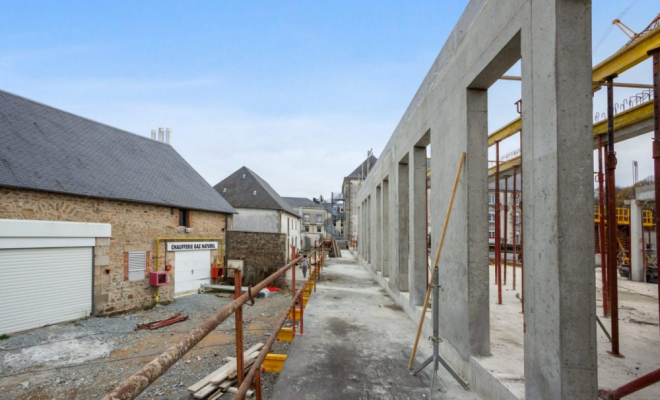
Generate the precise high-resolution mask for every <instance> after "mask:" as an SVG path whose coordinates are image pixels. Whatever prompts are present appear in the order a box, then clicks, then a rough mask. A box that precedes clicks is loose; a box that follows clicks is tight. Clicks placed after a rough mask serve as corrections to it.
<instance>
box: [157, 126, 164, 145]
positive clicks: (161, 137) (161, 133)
mask: <svg viewBox="0 0 660 400" xmlns="http://www.w3.org/2000/svg"><path fill="white" fill-rule="evenodd" d="M158 141H159V142H163V141H165V130H164V129H163V128H158Z"/></svg>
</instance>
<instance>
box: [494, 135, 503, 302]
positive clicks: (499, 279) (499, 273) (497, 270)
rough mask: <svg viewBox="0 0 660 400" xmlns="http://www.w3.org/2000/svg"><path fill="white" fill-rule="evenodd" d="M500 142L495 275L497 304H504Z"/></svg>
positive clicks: (496, 152)
mask: <svg viewBox="0 0 660 400" xmlns="http://www.w3.org/2000/svg"><path fill="white" fill-rule="evenodd" d="M501 207H502V203H501V202H500V142H499V141H497V142H495V277H496V279H497V304H502V271H501V267H502V265H501V263H502V258H501V257H502V242H501V240H502V237H501V232H500V228H501V226H500V224H501V220H500V208H501Z"/></svg>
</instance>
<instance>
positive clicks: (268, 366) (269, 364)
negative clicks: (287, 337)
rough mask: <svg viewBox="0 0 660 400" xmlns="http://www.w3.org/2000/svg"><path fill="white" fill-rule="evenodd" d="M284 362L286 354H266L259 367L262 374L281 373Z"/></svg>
mask: <svg viewBox="0 0 660 400" xmlns="http://www.w3.org/2000/svg"><path fill="white" fill-rule="evenodd" d="M285 361H286V354H266V359H265V360H264V362H263V364H261V366H262V367H263V369H264V372H281V371H282V367H284V362H285Z"/></svg>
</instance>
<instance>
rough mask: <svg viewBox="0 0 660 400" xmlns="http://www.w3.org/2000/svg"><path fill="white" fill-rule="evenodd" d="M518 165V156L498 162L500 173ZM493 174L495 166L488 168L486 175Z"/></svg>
mask: <svg viewBox="0 0 660 400" xmlns="http://www.w3.org/2000/svg"><path fill="white" fill-rule="evenodd" d="M518 165H520V156H518V157H515V158H512V159H510V160H509V161H506V162H503V163H501V164H500V174H501V173H502V172H504V171H506V170H509V169H511V168H513V167H514V166H518ZM494 175H495V167H492V168H488V176H489V177H490V176H494Z"/></svg>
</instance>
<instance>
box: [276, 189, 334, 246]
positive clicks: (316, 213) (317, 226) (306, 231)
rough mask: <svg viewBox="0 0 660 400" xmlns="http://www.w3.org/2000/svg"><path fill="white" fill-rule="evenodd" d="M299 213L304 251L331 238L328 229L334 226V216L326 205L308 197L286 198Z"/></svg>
mask: <svg viewBox="0 0 660 400" xmlns="http://www.w3.org/2000/svg"><path fill="white" fill-rule="evenodd" d="M284 200H286V201H287V203H289V204H290V205H291V207H293V209H294V210H296V211H297V212H298V215H299V216H300V220H301V221H302V222H301V226H302V229H301V232H300V236H301V238H302V240H301V245H302V248H303V249H309V248H311V247H312V246H313V245H314V242H317V241H320V240H323V239H326V238H329V234H328V230H327V227H328V225H330V224H332V214H331V213H330V212H328V210H327V208H326V207H325V206H326V204H321V203H317V202H315V201H312V200H310V199H308V198H306V197H284Z"/></svg>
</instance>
